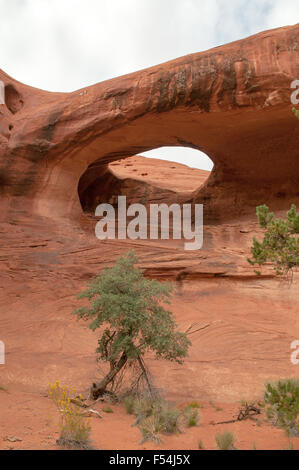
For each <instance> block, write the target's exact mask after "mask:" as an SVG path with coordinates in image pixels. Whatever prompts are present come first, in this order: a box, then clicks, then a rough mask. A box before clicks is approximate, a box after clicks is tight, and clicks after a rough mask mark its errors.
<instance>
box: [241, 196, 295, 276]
mask: <svg viewBox="0 0 299 470" xmlns="http://www.w3.org/2000/svg"><path fill="white" fill-rule="evenodd" d="M256 214H257V218H258V222H259V225H260V227H261V228H263V229H265V230H266V231H265V235H264V239H263V241H262V242H261V243H260V242H259V241H258V240H257V239H256V238H255V237H254V239H253V246H252V248H251V253H252V258H248V262H249V263H250V264H252V265H254V264H258V265H259V266H262V265H263V264H265V263H266V262H267V261H270V262H272V263H274V266H275V270H276V272H277V274H279V275H283V274H288V273H289V272H290V271H292V270H293V269H296V268H297V267H298V266H299V238H298V233H299V214H297V213H296V206H295V205H294V204H292V206H291V209H290V210H289V211H288V212H287V217H286V220H283V219H279V218H277V219H275V218H274V213H273V212H269V208H268V206H266V205H262V206H258V207H257V208H256ZM256 272H257V274H259V275H260V272H259V271H256Z"/></svg>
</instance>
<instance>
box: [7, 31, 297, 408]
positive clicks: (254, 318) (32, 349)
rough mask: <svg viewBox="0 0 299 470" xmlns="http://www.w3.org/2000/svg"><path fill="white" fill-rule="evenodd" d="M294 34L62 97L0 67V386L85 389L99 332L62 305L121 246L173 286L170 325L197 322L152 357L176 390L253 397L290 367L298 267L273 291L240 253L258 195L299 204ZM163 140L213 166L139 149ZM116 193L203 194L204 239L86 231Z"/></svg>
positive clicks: (267, 275)
mask: <svg viewBox="0 0 299 470" xmlns="http://www.w3.org/2000/svg"><path fill="white" fill-rule="evenodd" d="M298 39H299V25H296V26H292V27H285V28H280V29H277V30H273V31H267V32H263V33H261V34H258V35H255V36H252V37H250V38H247V39H244V40H241V41H237V42H234V43H232V44H228V45H225V46H221V47H218V48H215V49H212V50H210V51H207V52H203V53H199V54H192V55H189V56H186V57H182V58H180V59H176V60H174V61H171V62H168V63H166V64H162V65H159V66H156V67H152V68H150V69H146V70H142V71H139V72H136V73H133V74H130V75H126V76H124V77H120V78H115V79H113V80H108V81H106V82H103V83H99V84H97V85H94V86H91V87H87V88H84V89H82V90H79V91H76V92H73V93H49V92H45V91H41V90H37V89H34V88H31V87H29V86H26V85H23V84H21V83H19V82H17V81H16V80H14V79H12V78H11V77H9V76H7V75H6V74H5V73H4V72H2V71H0V80H2V81H3V82H4V84H5V96H6V104H5V105H0V113H1V115H0V191H1V193H0V209H1V212H0V220H1V223H0V246H1V252H0V256H1V258H0V261H1V262H0V325H1V326H0V340H2V341H4V342H5V344H6V351H7V363H6V365H5V366H2V365H0V371H1V380H2V383H4V384H5V383H6V382H7V383H9V382H11V383H14V384H19V385H20V386H26V387H27V388H28V387H32V388H34V389H37V388H38V389H44V387H45V386H46V385H47V383H48V382H49V381H53V380H56V379H60V380H61V381H62V382H63V383H65V384H71V385H74V386H76V387H77V388H79V387H88V385H89V384H90V382H91V381H92V380H93V379H94V376H95V374H96V373H97V372H96V364H95V361H94V350H95V348H96V342H97V341H96V335H95V334H94V333H92V332H90V331H88V330H86V329H84V328H83V326H82V325H81V324H79V323H77V322H76V321H75V319H74V317H73V316H72V315H71V313H70V312H71V311H72V309H73V308H74V307H75V306H78V302H76V301H75V297H74V296H75V294H76V293H78V292H79V291H80V290H81V289H82V288H83V286H84V282H85V281H87V280H88V279H90V277H91V276H93V275H95V274H96V273H97V272H98V271H99V270H101V269H103V268H104V267H107V266H110V265H111V264H112V263H113V262H114V260H115V259H116V258H117V257H118V256H119V255H120V254H122V253H124V252H126V251H127V250H128V249H129V248H134V249H135V250H136V252H137V254H138V256H139V258H140V264H141V266H142V267H143V268H144V269H145V272H146V274H147V275H148V276H150V277H156V278H160V279H171V280H173V281H175V282H176V285H177V293H176V296H175V298H174V301H173V303H172V306H171V308H172V310H173V311H174V313H175V315H176V318H177V321H178V323H179V325H180V327H182V328H187V327H188V326H189V325H190V324H191V323H196V324H198V326H199V327H204V328H203V329H202V330H200V331H199V332H198V333H197V334H196V335H194V337H193V338H192V342H193V346H192V350H191V352H190V357H189V358H188V360H187V361H186V363H185V365H184V366H183V367H177V366H171V367H169V365H168V364H166V363H164V362H161V363H158V364H157V363H156V362H155V361H152V360H151V358H149V364H150V366H151V367H152V370H153V373H154V375H155V376H156V377H159V380H160V381H161V382H159V385H160V386H161V387H162V388H164V389H165V390H167V391H171V394H172V395H173V397H174V398H177V397H180V398H184V399H186V397H188V399H189V398H197V399H200V398H201V397H205V398H207V399H209V398H212V399H217V398H218V399H219V398H220V399H221V400H224V401H225V400H227V401H233V400H239V399H242V398H248V399H251V398H252V397H253V396H256V395H259V392H260V389H261V387H262V386H263V383H264V381H265V380H267V379H274V378H278V377H281V376H296V374H297V370H296V367H294V366H293V365H292V364H291V362H290V344H291V342H292V341H293V340H294V339H299V328H298V327H299V324H298V304H299V292H298V276H297V277H296V276H295V278H294V282H293V284H292V286H281V284H280V283H279V281H278V280H276V279H275V276H274V275H273V273H272V271H271V269H270V268H266V269H265V270H264V271H263V276H262V277H261V278H260V279H257V278H256V276H255V274H254V273H253V271H252V269H251V268H250V266H249V265H248V263H247V261H246V257H247V256H248V254H249V248H250V245H251V240H252V237H253V236H254V235H257V234H258V233H259V231H258V229H257V226H256V220H255V206H256V205H257V204H262V203H267V204H268V205H270V206H271V209H272V210H276V211H277V212H278V213H280V212H281V211H282V210H285V209H286V208H287V207H289V206H290V203H291V202H293V203H297V205H299V204H298V203H299V159H298V143H299V126H298V120H296V119H295V118H294V115H293V114H292V112H291V107H292V105H291V103H290V94H291V89H290V84H291V82H292V81H293V80H294V79H296V78H299V76H298V75H299V69H298V65H299V49H298V48H299V46H298V44H299V41H298ZM161 146H187V147H192V148H194V149H198V150H202V151H204V152H205V153H206V154H207V155H208V156H209V157H210V158H211V159H212V160H213V162H214V168H213V170H212V172H211V173H210V174H207V173H206V172H202V171H200V170H192V169H188V168H187V167H184V166H183V165H178V164H173V163H170V162H168V163H166V162H159V161H158V160H152V161H149V160H146V159H143V158H140V157H138V156H136V155H138V153H142V152H144V151H147V150H150V149H153V148H158V147H161ZM199 155H200V154H199ZM135 170H136V171H135ZM116 191H117V192H118V193H119V194H123V195H127V197H128V200H129V202H143V203H144V204H149V203H150V202H157V201H161V202H167V203H170V202H179V203H183V202H185V201H188V202H192V201H193V202H202V203H203V204H204V220H205V223H206V226H205V231H204V246H203V249H202V250H200V251H198V252H186V251H184V249H183V241H180V240H169V241H162V240H158V241H155V242H154V241H150V240H149V241H147V240H142V241H141V240H136V241H131V240H123V241H121V240H115V241H105V242H99V241H98V240H97V239H96V238H95V235H94V225H95V224H94V219H93V218H92V217H90V216H89V215H88V212H92V211H93V209H94V207H95V205H96V204H97V203H98V202H109V201H110V200H111V198H113V196H115V192H116ZM182 384H184V388H183V389H182V386H181V385H182Z"/></svg>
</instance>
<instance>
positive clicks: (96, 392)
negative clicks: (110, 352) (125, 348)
mask: <svg viewBox="0 0 299 470" xmlns="http://www.w3.org/2000/svg"><path fill="white" fill-rule="evenodd" d="M127 360H128V358H127V355H126V353H124V352H123V353H122V355H121V357H120V359H119V360H118V362H117V363H116V365H115V367H114V368H113V369H111V370H110V372H108V374H107V375H106V376H105V377H104V378H103V380H101V382H98V383H93V384H92V387H91V390H90V392H91V395H92V397H93V398H94V399H95V400H96V399H97V398H99V396H101V395H103V393H105V391H106V388H107V386H108V385H109V384H110V383H111V382H112V380H113V379H114V377H115V376H116V375H117V374H118V373H119V371H120V370H121V369H122V368H123V367H124V365H125V364H126V362H127Z"/></svg>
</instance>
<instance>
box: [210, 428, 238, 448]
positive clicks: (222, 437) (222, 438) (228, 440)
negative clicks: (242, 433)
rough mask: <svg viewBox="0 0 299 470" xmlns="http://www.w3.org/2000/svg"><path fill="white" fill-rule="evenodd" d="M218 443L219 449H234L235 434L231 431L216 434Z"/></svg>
mask: <svg viewBox="0 0 299 470" xmlns="http://www.w3.org/2000/svg"><path fill="white" fill-rule="evenodd" d="M215 440H216V444H217V447H218V449H219V450H234V449H235V447H234V443H235V440H236V439H235V436H234V435H233V434H232V433H231V432H229V431H226V432H223V433H222V434H221V433H218V434H216V437H215Z"/></svg>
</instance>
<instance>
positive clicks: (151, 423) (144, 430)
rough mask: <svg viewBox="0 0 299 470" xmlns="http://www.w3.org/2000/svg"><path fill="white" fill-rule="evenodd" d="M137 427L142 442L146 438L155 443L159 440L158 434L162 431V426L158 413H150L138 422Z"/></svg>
mask: <svg viewBox="0 0 299 470" xmlns="http://www.w3.org/2000/svg"><path fill="white" fill-rule="evenodd" d="M139 429H140V431H141V434H142V436H143V439H142V443H143V442H145V441H148V440H150V441H153V442H155V443H156V444H159V443H160V442H161V437H160V434H161V433H162V432H163V427H162V424H161V421H160V419H159V416H158V415H151V416H148V417H147V418H145V419H143V420H142V421H141V423H140V424H139Z"/></svg>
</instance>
